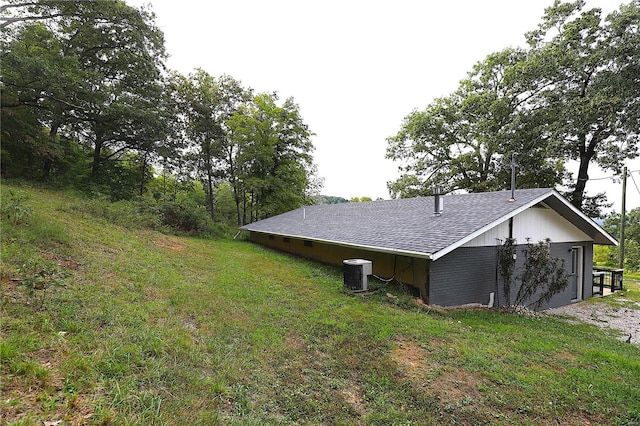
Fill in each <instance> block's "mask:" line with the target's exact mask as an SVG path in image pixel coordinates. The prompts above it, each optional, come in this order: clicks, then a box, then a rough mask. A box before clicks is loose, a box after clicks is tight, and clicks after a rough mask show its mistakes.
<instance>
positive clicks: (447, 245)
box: [240, 188, 616, 259]
mask: <svg viewBox="0 0 640 426" xmlns="http://www.w3.org/2000/svg"><path fill="white" fill-rule="evenodd" d="M510 197H511V192H510V191H501V192H486V193H473V194H460V195H445V196H442V197H441V198H442V200H444V211H443V213H442V214H441V215H439V216H437V215H434V213H433V211H434V197H417V198H405V199H397V200H382V201H371V202H360V203H344V204H328V205H316V206H307V207H302V208H299V209H296V210H292V211H290V212H287V213H284V214H281V215H278V216H274V217H271V218H268V219H265V220H261V221H258V222H255V223H251V224H248V225H245V226H243V227H241V228H240V229H243V230H248V231H252V232H261V233H268V234H275V235H282V236H287V237H295V238H303V239H308V240H314V241H324V242H330V243H334V244H339V245H345V246H354V247H362V248H367V249H371V250H374V251H382V252H391V253H399V254H410V255H414V256H419V257H426V258H431V259H436V258H438V257H441V256H442V255H444V254H446V253H448V252H449V251H451V250H453V249H454V248H456V247H459V246H460V245H462V244H464V243H465V242H467V241H469V240H470V239H472V238H474V237H475V236H477V235H479V234H480V233H482V232H484V231H486V230H488V229H490V228H492V227H494V226H496V225H497V224H499V223H502V222H503V221H505V220H507V219H508V218H509V217H512V216H514V215H515V214H517V213H519V212H520V211H522V210H524V209H526V208H529V207H531V206H532V205H535V204H537V203H539V202H541V201H546V202H550V204H551V205H550V206H551V207H552V208H555V209H556V211H558V212H559V213H560V214H562V215H563V216H565V217H567V216H569V217H567V219H569V220H571V221H572V222H574V223H576V226H578V227H579V228H580V229H582V230H583V231H584V232H585V233H587V234H588V235H590V236H592V237H593V238H594V239H597V240H598V241H596V242H598V243H599V244H616V242H615V239H613V238H612V237H611V236H609V235H608V234H606V232H604V231H603V230H602V229H601V228H600V227H599V226H598V225H597V224H596V223H595V222H593V221H591V220H590V219H588V218H587V217H586V216H584V215H583V214H582V213H580V212H578V211H577V210H576V209H575V208H573V207H572V206H571V205H570V204H569V203H568V202H567V201H566V200H564V198H562V197H561V196H560V195H559V194H558V193H557V192H556V191H555V190H553V189H548V188H543V189H521V190H517V191H516V196H515V198H516V200H515V201H509V198H510ZM594 227H595V228H594Z"/></svg>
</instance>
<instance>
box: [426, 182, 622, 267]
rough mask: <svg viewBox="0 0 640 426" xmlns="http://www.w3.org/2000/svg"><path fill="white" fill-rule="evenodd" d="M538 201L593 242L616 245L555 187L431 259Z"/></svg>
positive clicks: (464, 242)
mask: <svg viewBox="0 0 640 426" xmlns="http://www.w3.org/2000/svg"><path fill="white" fill-rule="evenodd" d="M549 200H552V201H551V203H549ZM506 202H509V201H506ZM540 202H545V203H546V204H548V205H549V207H551V208H552V209H554V210H555V211H556V212H558V214H560V215H561V216H563V217H564V218H565V219H567V220H569V221H570V222H571V223H573V224H574V225H576V227H577V228H578V229H580V230H581V231H582V232H584V233H585V234H587V235H588V236H589V237H591V238H592V239H593V242H594V243H595V244H602V245H616V246H617V245H618V241H617V240H616V239H615V238H613V237H612V236H611V235H610V234H609V233H608V232H607V231H605V230H604V229H602V227H600V225H598V224H597V223H595V222H594V221H593V220H591V219H590V218H589V217H588V216H586V215H585V214H584V213H582V212H581V211H580V210H578V209H577V208H576V207H575V206H573V205H572V204H571V203H569V202H568V201H567V200H565V199H564V198H563V197H562V196H561V195H560V193H558V191H556V190H555V189H552V190H550V191H549V192H548V193H546V194H543V195H541V196H539V197H537V198H535V199H533V200H531V201H529V202H528V203H526V204H523V205H522V206H520V207H518V208H517V209H514V210H512V211H510V212H509V213H508V214H506V215H504V216H502V217H500V218H498V219H496V220H494V221H493V222H491V223H489V224H487V225H485V226H483V227H482V228H480V229H478V230H477V231H475V232H473V233H471V234H469V235H467V236H466V237H464V238H462V239H460V240H458V241H456V242H455V243H453V244H451V245H449V246H447V247H445V248H443V249H441V250H439V251H437V252H435V253H433V254H432V255H431V260H434V261H435V260H438V259H440V258H441V257H442V256H445V255H446V254H448V253H451V252H452V251H453V250H455V249H457V248H458V247H461V246H463V245H464V244H466V243H468V242H469V241H471V240H473V239H474V238H476V237H478V236H479V235H482V234H484V233H485V232H486V231H488V230H489V229H492V228H494V227H495V226H498V225H499V224H501V223H503V222H504V221H506V220H509V219H511V218H512V217H514V216H516V215H518V214H520V213H521V212H523V211H525V210H527V209H529V208H531V207H533V206H535V205H536V204H538V203H540ZM576 219H578V220H579V221H580V222H579V223H576Z"/></svg>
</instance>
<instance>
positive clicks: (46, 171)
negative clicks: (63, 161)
mask: <svg viewBox="0 0 640 426" xmlns="http://www.w3.org/2000/svg"><path fill="white" fill-rule="evenodd" d="M59 128H60V123H58V122H57V121H53V122H52V123H51V130H49V139H48V143H49V146H53V145H55V143H56V139H57V138H58V129H59ZM52 167H53V160H52V159H51V156H48V157H47V158H45V159H44V164H43V165H42V180H45V179H47V178H48V177H49V175H50V174H51V168H52Z"/></svg>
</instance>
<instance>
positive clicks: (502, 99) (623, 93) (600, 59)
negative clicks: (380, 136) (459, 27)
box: [387, 0, 640, 214]
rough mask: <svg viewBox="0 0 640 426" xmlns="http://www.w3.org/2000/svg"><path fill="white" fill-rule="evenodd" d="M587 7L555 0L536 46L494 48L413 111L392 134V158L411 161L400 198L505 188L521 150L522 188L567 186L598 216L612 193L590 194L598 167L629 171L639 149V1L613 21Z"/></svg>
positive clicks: (397, 188)
mask: <svg viewBox="0 0 640 426" xmlns="http://www.w3.org/2000/svg"><path fill="white" fill-rule="evenodd" d="M583 7H584V2H583V1H581V0H579V1H576V2H573V3H561V2H559V1H556V2H555V3H554V4H553V5H552V6H551V7H549V8H547V9H546V11H545V14H544V16H543V18H542V22H541V24H540V25H539V27H538V29H537V30H535V31H532V32H530V33H528V34H527V41H528V43H529V46H528V48H527V49H506V50H504V51H502V52H499V53H495V54H491V55H489V56H488V57H487V58H486V59H485V60H484V61H482V62H480V63H479V64H477V65H476V66H475V67H474V70H473V71H472V72H471V73H470V74H469V77H468V78H467V79H465V80H463V81H462V82H461V83H460V87H459V89H458V90H457V91H456V92H454V93H453V94H451V95H450V96H448V97H444V98H441V99H437V100H436V101H434V102H433V103H432V104H430V105H429V106H428V107H427V108H426V110H424V111H414V112H413V113H412V114H410V115H409V116H408V117H407V118H405V120H404V122H403V124H402V126H401V129H400V131H399V132H398V134H397V135H396V136H393V137H391V138H389V139H388V149H387V157H388V158H390V159H393V160H398V161H400V162H402V166H401V169H400V170H401V172H402V174H401V176H400V178H399V179H398V180H396V181H395V182H391V183H389V189H390V192H391V193H392V195H393V196H403V197H404V196H413V195H419V194H422V195H424V194H427V193H430V191H431V188H432V187H433V186H439V187H441V188H442V189H444V190H445V191H451V190H456V189H464V190H467V191H471V192H474V191H487V190H495V189H504V188H506V187H507V186H508V183H507V182H508V179H507V177H508V174H509V173H508V172H509V162H510V161H509V160H510V156H511V154H512V153H514V152H518V153H519V154H520V157H519V159H518V161H519V165H520V169H519V173H518V186H519V187H534V186H544V187H546V186H556V185H559V184H560V183H562V184H563V185H564V186H565V187H567V188H569V192H568V194H567V195H568V197H569V199H570V200H571V201H572V203H573V204H574V205H575V206H577V207H578V208H580V209H583V211H585V212H586V213H588V214H599V209H598V207H599V206H601V205H602V204H603V202H604V201H605V198H606V197H605V196H604V194H598V195H596V196H594V197H587V196H586V195H585V191H586V184H587V182H588V179H589V175H588V170H589V166H590V165H591V164H592V163H596V164H597V165H598V166H600V167H601V168H603V169H605V170H613V171H615V172H620V170H621V167H622V165H623V162H624V160H625V159H627V158H633V157H635V156H637V155H638V137H639V136H638V133H639V130H638V129H640V47H639V46H640V33H639V29H638V24H637V23H638V22H639V21H640V2H639V1H638V0H633V1H632V2H631V3H629V4H628V5H622V6H621V7H620V9H619V11H617V12H614V13H612V14H611V15H609V16H608V17H607V19H606V20H605V21H603V20H602V19H601V11H600V9H591V10H586V11H582V8H583ZM570 161H575V162H576V163H577V164H578V165H579V166H578V174H577V177H575V179H574V177H573V176H572V175H571V174H569V173H567V170H566V165H567V164H568V163H569V162H570Z"/></svg>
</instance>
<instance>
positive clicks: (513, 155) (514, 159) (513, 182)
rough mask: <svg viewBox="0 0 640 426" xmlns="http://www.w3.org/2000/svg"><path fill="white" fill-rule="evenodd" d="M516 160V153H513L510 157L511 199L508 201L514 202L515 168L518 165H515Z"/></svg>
mask: <svg viewBox="0 0 640 426" xmlns="http://www.w3.org/2000/svg"><path fill="white" fill-rule="evenodd" d="M517 158H518V153H517V152H514V153H513V154H512V155H511V199H510V200H509V201H515V200H516V167H518V164H517V163H516V159H517Z"/></svg>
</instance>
